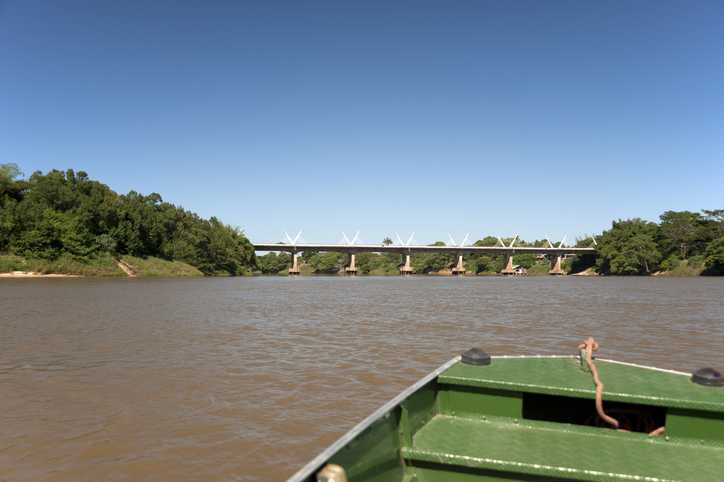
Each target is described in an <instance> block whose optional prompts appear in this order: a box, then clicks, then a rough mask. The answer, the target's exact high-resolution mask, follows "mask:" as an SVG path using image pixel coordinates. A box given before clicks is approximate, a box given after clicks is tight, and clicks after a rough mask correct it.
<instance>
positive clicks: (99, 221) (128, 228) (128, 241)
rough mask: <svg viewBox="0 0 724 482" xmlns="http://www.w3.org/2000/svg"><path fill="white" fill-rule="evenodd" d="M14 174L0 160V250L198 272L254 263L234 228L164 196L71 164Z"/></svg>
mask: <svg viewBox="0 0 724 482" xmlns="http://www.w3.org/2000/svg"><path fill="white" fill-rule="evenodd" d="M20 176H21V173H20V171H19V169H18V167H17V166H16V165H15V164H4V165H0V253H9V254H15V255H19V256H24V257H27V258H41V259H49V260H53V259H57V258H59V257H62V256H68V257H72V258H73V259H76V260H79V261H89V260H92V259H94V258H97V257H99V256H108V255H111V256H114V257H116V256H119V255H124V254H128V255H132V256H138V257H147V256H155V257H159V258H163V259H168V260H178V261H183V262H186V263H188V264H191V265H193V266H195V267H197V268H198V269H199V270H200V271H202V272H203V273H205V274H229V275H239V274H243V273H247V272H251V271H252V270H253V269H254V266H255V256H254V249H253V246H252V245H251V243H250V242H249V240H248V239H247V238H246V237H245V236H244V234H243V233H242V232H241V231H240V230H239V229H236V228H232V227H230V226H227V225H225V224H223V223H222V222H221V221H219V220H218V219H216V218H214V217H212V218H210V219H203V218H201V217H199V216H198V215H196V214H194V213H192V212H189V211H186V210H184V209H183V208H181V207H178V206H174V205H173V204H170V203H168V202H164V201H163V199H162V198H161V196H160V195H159V194H156V193H152V194H149V195H146V196H144V195H142V194H139V193H137V192H134V191H131V192H129V193H128V194H117V193H116V192H114V191H113V190H111V189H110V188H109V187H108V186H106V185H105V184H102V183H100V182H98V181H94V180H91V179H89V178H88V175H87V174H86V173H85V172H83V171H78V172H75V171H73V170H71V169H69V170H67V171H65V172H63V171H57V170H53V171H50V172H48V173H46V174H43V173H41V172H35V173H33V174H32V175H31V176H30V177H29V178H28V179H21V178H20Z"/></svg>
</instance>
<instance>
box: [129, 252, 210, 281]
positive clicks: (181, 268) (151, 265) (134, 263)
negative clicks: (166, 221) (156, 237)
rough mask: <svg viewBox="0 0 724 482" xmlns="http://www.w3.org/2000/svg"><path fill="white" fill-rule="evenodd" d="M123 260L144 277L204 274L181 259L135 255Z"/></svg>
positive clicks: (177, 276)
mask: <svg viewBox="0 0 724 482" xmlns="http://www.w3.org/2000/svg"><path fill="white" fill-rule="evenodd" d="M121 260H122V261H124V262H126V263H127V264H129V265H131V267H133V269H134V271H135V272H136V276H138V277H142V278H160V277H169V278H179V277H184V278H185V277H190V276H203V275H204V274H203V273H202V272H201V271H199V270H198V269H196V268H194V267H193V266H191V265H190V264H187V263H183V262H181V261H168V260H165V259H161V258H154V257H153V256H149V257H148V258H137V257H135V256H123V257H122V258H121Z"/></svg>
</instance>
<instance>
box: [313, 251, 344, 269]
mask: <svg viewBox="0 0 724 482" xmlns="http://www.w3.org/2000/svg"><path fill="white" fill-rule="evenodd" d="M346 259H347V256H346V255H344V254H342V253H333V252H328V253H315V254H314V255H312V256H311V257H310V258H309V259H308V260H306V262H307V264H308V265H309V266H310V267H311V268H312V269H313V270H314V272H315V273H319V274H335V273H338V272H339V271H340V270H342V269H343V268H344V264H345V260H346Z"/></svg>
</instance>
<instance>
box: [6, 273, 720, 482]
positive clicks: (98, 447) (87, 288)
mask: <svg viewBox="0 0 724 482" xmlns="http://www.w3.org/2000/svg"><path fill="white" fill-rule="evenodd" d="M588 335H593V336H595V337H596V339H597V340H598V341H599V342H600V344H601V351H600V355H601V356H605V357H612V358H618V359H621V360H626V361H631V362H638V363H645V364H651V365H657V366H660V367H664V368H675V369H682V370H693V369H696V368H698V367H701V366H707V365H712V366H715V367H719V368H724V350H722V346H724V279H722V278H716V279H715V278H691V279H683V278H680V279H673V278H668V279H663V278H580V277H564V278H551V277H542V278H533V277H531V278H526V279H523V278H518V279H511V278H499V277H489V278H483V277H479V278H464V279H455V278H442V277H411V278H396V277H388V278H356V279H355V278H338V277H309V278H297V279H293V278H266V277H263V278H208V279H188V280H185V279H175V280H144V279H123V280H92V279H53V280H50V279H48V280H42V279H24V280H0V394H1V396H0V427H2V430H1V431H0V480H2V481H54V482H65V481H74V482H75V481H94V482H95V481H161V482H164V481H196V480H198V481H222V480H237V481H269V480H284V479H285V478H286V477H287V476H289V475H290V474H291V473H293V472H294V471H295V470H296V469H297V468H299V467H300V466H301V465H303V464H304V463H305V462H306V461H308V460H309V459H310V458H311V457H312V456H314V455H315V454H316V453H317V452H319V451H320V450H321V449H323V448H324V447H325V446H327V445H328V444H330V443H331V442H333V441H334V440H335V439H336V438H337V437H338V436H339V435H340V434H342V433H343V432H345V431H346V430H347V429H349V428H351V427H352V426H353V425H354V424H355V423H357V422H358V421H360V420H361V419H362V418H364V417H365V416H366V415H368V414H369V413H370V412H372V411H373V410H374V409H375V408H377V407H378V406H379V405H381V404H382V403H383V402H385V401H386V400H388V399H389V398H391V397H392V396H394V395H395V394H397V393H398V392H399V391H400V390H402V389H403V388H404V387H406V386H407V385H409V384H411V383H413V382H414V381H415V380H416V379H418V378H419V377H421V376H422V375H424V374H425V373H427V372H429V371H430V370H432V369H433V368H435V367H436V366H438V365H440V364H442V363H443V362H445V361H446V360H448V359H450V358H451V357H452V356H454V355H456V354H458V353H460V352H461V351H463V350H465V349H467V348H469V347H471V346H480V347H482V348H483V349H485V350H486V351H488V352H490V353H492V354H559V353H573V352H575V346H576V344H577V343H578V342H579V341H580V340H582V339H583V338H584V337H586V336H588Z"/></svg>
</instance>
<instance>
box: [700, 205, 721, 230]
mask: <svg viewBox="0 0 724 482" xmlns="http://www.w3.org/2000/svg"><path fill="white" fill-rule="evenodd" d="M702 212H703V213H704V218H705V219H706V220H707V221H709V222H711V223H713V224H714V226H715V227H716V231H717V233H718V236H724V209H711V210H709V209H704V210H702Z"/></svg>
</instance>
